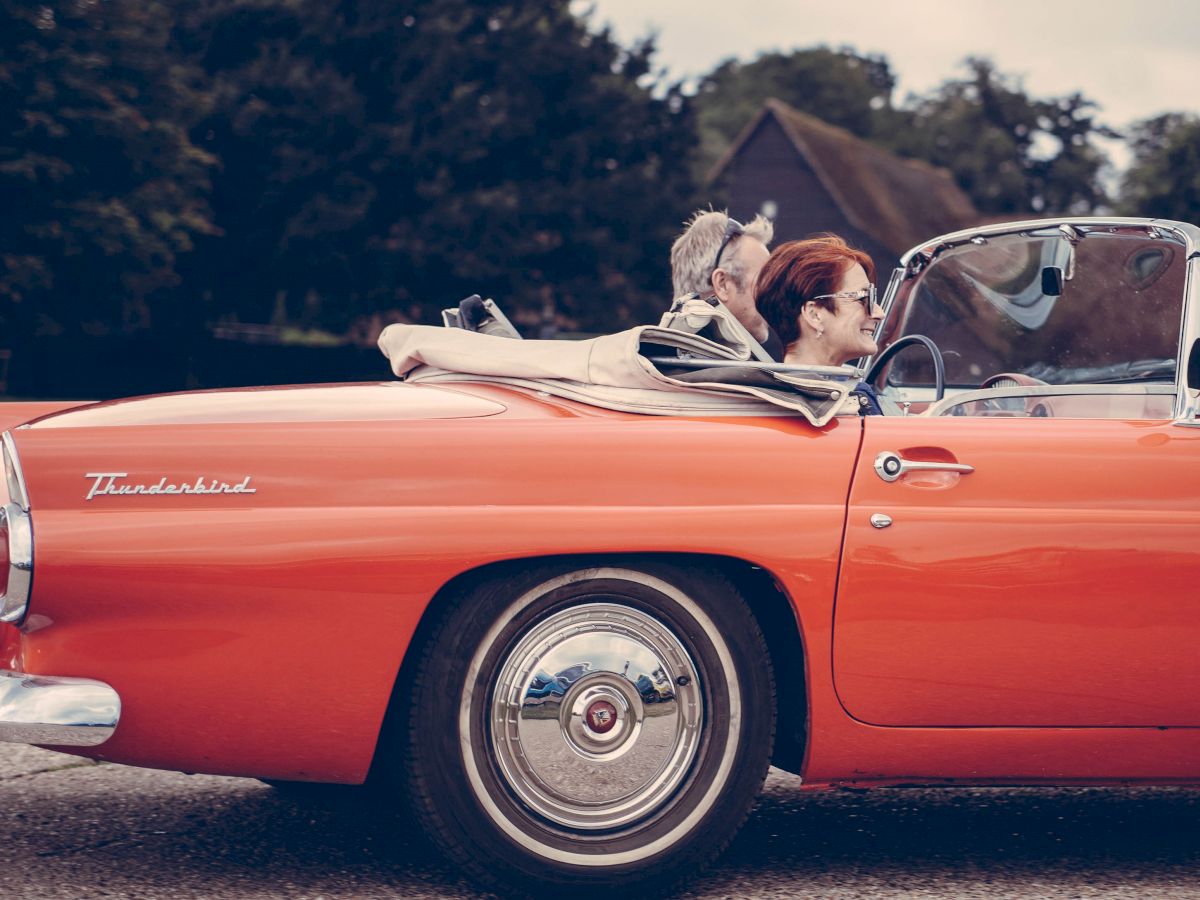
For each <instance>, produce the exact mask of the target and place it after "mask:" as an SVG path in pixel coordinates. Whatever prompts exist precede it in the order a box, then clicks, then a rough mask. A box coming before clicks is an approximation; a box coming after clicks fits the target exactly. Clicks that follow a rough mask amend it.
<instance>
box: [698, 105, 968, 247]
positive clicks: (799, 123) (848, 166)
mask: <svg viewBox="0 0 1200 900" xmlns="http://www.w3.org/2000/svg"><path fill="white" fill-rule="evenodd" d="M768 118H774V119H775V121H776V122H778V123H779V126H780V128H782V129H783V132H784V134H785V135H786V136H787V138H788V140H789V141H790V142H791V144H792V146H793V147H795V149H796V152H797V153H799V154H800V155H801V156H802V157H803V158H804V159H805V160H806V161H807V163H808V164H809V166H811V167H812V170H813V172H815V173H816V176H817V178H818V179H820V181H821V184H822V185H823V186H824V187H825V189H826V190H827V191H828V192H829V194H830V196H831V197H832V198H833V200H834V202H835V203H836V204H837V205H838V207H839V208H840V209H841V211H842V213H843V215H845V217H846V220H847V221H848V222H850V223H851V224H852V225H854V226H855V227H857V228H859V229H860V230H862V231H863V232H865V233H866V234H868V235H870V236H871V237H872V238H874V239H875V240H877V241H878V242H879V243H880V244H882V245H883V246H884V247H887V248H888V249H889V250H891V251H892V252H894V253H896V254H897V255H899V254H901V253H903V252H904V251H906V250H908V249H910V248H912V247H914V246H916V245H917V244H919V243H921V242H922V241H927V240H929V239H930V238H931V237H935V236H937V235H939V234H944V233H946V232H950V231H957V230H959V229H962V228H968V227H970V226H972V225H976V224H979V223H980V222H981V221H982V220H983V216H982V215H981V214H980V213H979V212H978V211H977V210H976V209H975V207H974V205H973V204H972V203H971V200H970V198H969V197H967V195H966V194H965V193H964V192H963V191H962V189H961V188H960V187H959V186H958V185H957V184H956V183H955V181H954V178H953V176H952V175H951V174H950V173H949V172H948V171H946V170H945V169H940V168H937V167H935V166H931V165H930V164H928V163H926V162H923V161H921V160H915V159H903V158H901V157H899V156H896V155H895V154H894V153H889V152H888V151H887V150H884V149H883V148H881V147H877V146H875V145H874V144H871V143H868V142H867V141H864V140H862V139H861V138H858V137H855V136H854V135H853V134H851V133H850V132H848V131H846V130H845V129H844V128H838V127H837V126H834V125H830V124H829V123H827V122H824V121H822V120H821V119H818V118H816V117H815V116H810V115H808V114H807V113H802V112H800V111H799V110H798V109H794V108H792V107H791V106H788V105H787V104H786V103H784V102H782V101H781V100H774V99H772V100H768V101H767V103H766V106H764V107H763V109H762V111H761V112H760V113H759V114H758V115H757V116H755V117H754V120H753V121H751V122H750V123H749V124H748V125H747V126H746V127H745V128H743V129H742V132H741V134H739V135H738V137H737V139H736V140H735V141H734V142H733V145H732V146H731V147H730V148H729V150H728V151H726V153H725V155H724V156H723V157H721V159H720V161H719V162H718V163H717V164H716V166H715V167H714V168H713V170H712V173H711V177H712V178H713V179H715V178H717V177H719V176H720V175H721V174H723V173H724V171H725V170H726V169H727V168H728V167H729V166H730V165H731V163H732V162H733V160H734V159H736V158H737V156H738V154H739V153H740V152H741V150H742V148H743V147H744V146H745V145H746V144H747V143H748V142H749V141H750V140H751V138H752V137H753V136H754V134H755V133H756V132H757V131H758V129H759V127H760V126H761V125H762V124H763V123H764V122H765V121H766V120H767V119H768Z"/></svg>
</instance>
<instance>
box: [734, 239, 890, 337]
mask: <svg viewBox="0 0 1200 900" xmlns="http://www.w3.org/2000/svg"><path fill="white" fill-rule="evenodd" d="M855 263H857V264H858V265H860V266H862V267H863V270H864V271H865V272H866V273H867V277H868V278H870V279H871V281H872V282H873V281H874V280H875V263H874V262H872V260H871V257H869V256H868V255H867V254H866V253H864V252H863V251H862V250H856V249H855V248H854V247H851V246H850V245H849V244H847V243H846V242H845V241H844V240H843V239H842V238H840V237H838V236H837V235H836V234H822V235H818V236H817V237H815V238H809V239H808V240H803V241H788V242H787V243H786V244H780V245H779V246H778V247H776V248H775V249H774V250H773V251H772V252H771V256H770V258H769V259H768V260H767V261H766V262H765V263H764V264H763V267H762V271H761V272H759V273H758V281H757V282H756V284H755V288H754V297H755V300H754V302H755V303H756V304H757V306H758V312H759V314H760V315H761V316H762V317H763V318H764V319H766V320H767V324H768V325H770V326H771V328H773V329H774V330H775V333H776V334H777V335H779V340H780V341H782V342H783V345H784V346H785V347H789V346H791V345H792V344H794V343H795V342H796V341H797V340H799V339H800V323H799V318H800V310H801V309H803V307H804V304H805V303H807V302H809V301H810V300H813V297H817V296H820V295H821V294H833V293H836V292H837V289H838V285H840V284H841V282H842V278H843V277H844V276H845V274H846V272H847V270H848V269H849V268H850V267H851V266H853V265H854V264H855ZM813 302H814V303H819V304H820V305H821V306H823V307H825V308H826V309H828V310H830V311H831V312H833V313H835V314H836V313H837V305H836V304H835V303H834V301H832V300H813Z"/></svg>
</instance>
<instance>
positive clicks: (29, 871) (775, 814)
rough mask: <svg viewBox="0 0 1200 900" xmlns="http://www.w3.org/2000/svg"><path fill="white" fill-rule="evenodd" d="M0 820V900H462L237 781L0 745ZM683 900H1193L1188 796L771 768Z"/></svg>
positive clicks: (288, 802) (393, 838)
mask: <svg viewBox="0 0 1200 900" xmlns="http://www.w3.org/2000/svg"><path fill="white" fill-rule="evenodd" d="M0 823H2V824H0V835H2V836H0V897H3V898H5V900H9V898H13V900H15V898H81V897H85V898H107V897H129V898H148V900H160V898H179V897H205V898H216V900H226V898H230V900H232V898H238V900H242V898H289V900H290V898H297V900H298V898H309V900H312V898H318V897H320V898H324V900H342V898H383V897H413V898H419V897H422V898H433V897H456V898H462V897H475V896H478V895H477V894H476V893H475V892H474V891H473V890H472V889H471V887H470V886H469V885H468V884H466V883H464V882H462V881H461V880H460V879H458V878H457V877H456V876H455V875H454V873H453V872H449V871H446V870H445V869H444V868H442V867H441V866H440V865H439V864H438V863H436V862H435V861H433V860H431V859H430V854H429V852H428V850H426V849H425V848H424V846H423V845H422V843H421V841H420V839H419V838H418V837H417V836H416V835H415V834H414V833H413V832H412V831H411V830H410V829H409V828H408V826H407V824H406V822H405V821H404V819H403V818H402V817H401V816H399V815H397V814H394V813H389V812H387V811H373V812H367V813H364V812H362V811H360V810H354V809H352V808H349V807H347V806H346V805H345V804H342V803H339V802H336V801H333V800H326V801H323V802H321V801H318V802H315V803H314V802H303V803H302V802H297V801H296V800H294V799H290V798H288V797H287V796H284V795H283V794H281V793H280V792H278V791H275V790H273V789H271V788H268V787H266V786H265V785H262V784H260V783H258V782H256V781H251V780H247V779H237V778H214V777H208V776H187V775H179V774H174V773H169V772H154V771H149V770H145V769H133V768H126V767H123V766H112V765H95V764H93V763H90V762H86V761H83V760H79V759H76V758H74V757H70V756H64V755H62V754H57V753H50V752H48V751H44V750H36V749H33V748H29V747H22V746H18V745H9V744H0ZM614 896H615V897H622V898H623V897H624V896H625V895H624V894H623V893H622V892H621V891H620V889H619V888H617V890H616V891H615V893H614ZM685 896H686V897H687V898H690V900H700V898H726V897H754V898H768V897H800V898H805V897H811V898H817V897H820V898H829V900H847V898H868V897H904V898H918V897H919V898H971V897H988V898H996V897H1001V898H1009V897H1013V898H1015V897H1024V898H1028V897H1037V898H1092V897H1115V898H1126V897H1128V898H1146V897H1171V898H1180V900H1184V898H1196V900H1200V790H1185V789H1177V788H1139V789H1129V790H1101V789H1070V790H1053V791H1049V790H1034V789H989V790H958V791H925V790H884V791H871V792H847V791H838V792H828V793H823V794H802V793H801V792H800V791H799V789H798V781H797V780H796V779H795V778H793V777H791V776H788V775H783V774H781V773H778V772H773V773H772V775H771V778H770V779H769V780H768V782H767V790H766V793H765V795H764V796H763V798H762V800H761V801H760V803H759V805H758V807H757V809H756V810H755V812H754V813H753V815H752V816H751V819H750V821H749V822H748V823H747V825H746V828H745V829H744V830H743V832H742V834H741V836H740V837H739V838H738V840H737V841H736V842H735V843H734V845H733V846H732V847H731V848H730V850H729V851H728V852H727V853H726V854H725V856H724V857H723V858H722V859H721V861H720V865H719V866H717V867H716V868H715V869H714V870H712V871H711V872H709V873H708V874H707V875H706V876H705V877H704V878H703V879H702V880H701V881H700V882H698V883H697V884H696V885H695V886H694V888H693V889H692V891H691V892H690V893H688V894H686V895H685Z"/></svg>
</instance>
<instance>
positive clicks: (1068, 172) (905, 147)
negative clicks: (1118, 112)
mask: <svg viewBox="0 0 1200 900" xmlns="http://www.w3.org/2000/svg"><path fill="white" fill-rule="evenodd" d="M965 64H966V67H967V69H968V73H969V74H968V77H967V78H964V79H957V80H950V81H947V82H945V83H944V84H943V85H942V86H941V87H940V88H937V89H936V90H934V91H933V92H932V93H930V94H928V95H926V96H923V97H913V98H910V100H909V101H908V102H907V103H906V104H905V106H906V109H907V110H908V112H909V113H910V118H909V121H908V123H907V127H904V128H897V129H894V130H892V131H891V132H890V133H889V136H888V138H887V140H886V141H885V143H886V145H887V146H889V147H890V148H891V149H893V150H895V151H896V152H898V153H901V154H904V155H907V156H914V157H917V158H919V159H924V160H927V161H928V162H931V163H933V164H934V165H938V166H944V167H945V168H947V169H949V170H950V171H951V172H952V173H954V176H955V178H956V179H957V181H958V183H959V186H960V187H962V188H963V190H964V191H966V193H967V194H968V195H969V196H970V197H971V199H972V201H973V202H974V203H975V205H976V207H977V208H978V209H979V210H981V211H983V212H988V213H1017V214H1024V213H1028V212H1031V211H1032V212H1039V213H1068V212H1069V213H1087V212H1092V211H1094V210H1095V209H1096V207H1098V206H1100V205H1102V204H1104V203H1105V202H1107V197H1106V195H1105V192H1104V190H1103V187H1102V186H1101V183H1100V175H1101V173H1102V171H1103V168H1104V166H1105V165H1106V164H1107V158H1106V157H1105V155H1104V153H1103V152H1102V151H1101V150H1099V149H1098V148H1097V147H1096V145H1095V144H1094V143H1093V140H1094V138H1095V137H1097V136H1104V137H1117V136H1118V135H1117V133H1116V132H1114V131H1112V130H1111V129H1110V128H1108V127H1107V126H1104V125H1101V124H1099V123H1097V122H1096V120H1095V118H1094V116H1093V114H1092V111H1093V110H1094V109H1095V106H1096V104H1095V103H1093V102H1092V101H1090V100H1088V99H1086V98H1085V97H1083V96H1082V95H1081V94H1078V93H1076V94H1072V95H1070V96H1068V97H1063V98H1048V99H1041V100H1039V99H1037V98H1033V97H1030V96H1029V95H1028V94H1027V93H1026V92H1025V90H1024V88H1023V87H1022V86H1021V84H1020V83H1019V82H1018V81H1016V80H1014V79H1012V78H1010V77H1008V76H1005V75H1003V74H1002V73H1000V72H998V71H997V70H996V68H995V66H994V65H993V64H992V63H991V62H990V61H988V60H986V59H977V58H971V59H968V60H966V63H965Z"/></svg>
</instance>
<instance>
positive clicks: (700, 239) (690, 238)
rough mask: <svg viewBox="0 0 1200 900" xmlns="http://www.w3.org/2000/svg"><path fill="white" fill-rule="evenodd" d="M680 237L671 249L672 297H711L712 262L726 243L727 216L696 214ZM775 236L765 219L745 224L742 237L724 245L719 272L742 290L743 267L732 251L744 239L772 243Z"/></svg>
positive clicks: (711, 212)
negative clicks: (689, 295)
mask: <svg viewBox="0 0 1200 900" xmlns="http://www.w3.org/2000/svg"><path fill="white" fill-rule="evenodd" d="M684 224H685V226H686V227H685V228H684V230H683V234H681V235H679V237H677V238H676V239H675V243H674V244H673V245H672V246H671V283H672V286H673V288H674V290H675V294H674V296H676V297H682V296H683V295H684V294H702V295H707V294H711V293H712V274H713V262H714V261H715V260H716V257H717V251H718V250H719V249H720V248H721V242H722V241H723V240H725V229H726V228H727V227H728V225H729V213H728V212H717V211H716V210H713V209H700V210H696V212H695V214H694V215H693V216H692V217H691V218H690V219H688V221H687V222H685V223H684ZM774 236H775V226H774V225H772V224H771V220H770V219H768V218H766V217H764V216H755V217H754V219H753V220H752V221H751V222H749V223H747V224H746V226H745V228H744V229H743V231H742V233H741V234H739V235H736V236H734V237H733V238H732V239H731V240H730V241H729V243H728V244H726V245H725V251H724V252H723V253H722V254H721V268H722V269H724V270H725V271H726V272H728V273H729V277H730V278H732V279H733V280H734V282H735V283H736V284H737V286H738V287H739V288H741V289H743V290H744V289H745V288H746V285H745V284H744V283H743V281H742V279H743V278H744V277H745V274H746V270H745V266H743V265H742V263H741V261H740V260H738V259H736V258H735V256H736V254H735V252H734V251H735V250H736V249H737V245H738V243H739V241H741V239H742V238H743V237H752V238H755V239H757V240H760V241H762V242H763V245H764V246H765V245H767V244H769V243H771V238H773V237H774Z"/></svg>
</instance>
